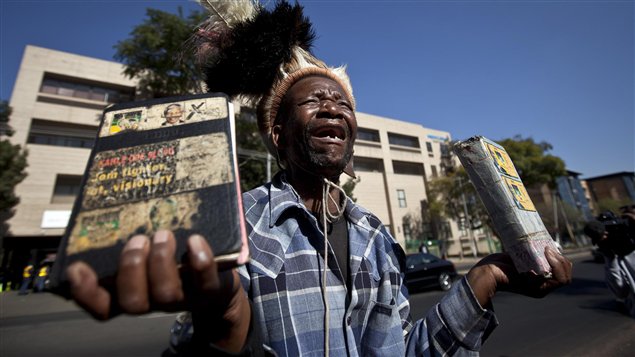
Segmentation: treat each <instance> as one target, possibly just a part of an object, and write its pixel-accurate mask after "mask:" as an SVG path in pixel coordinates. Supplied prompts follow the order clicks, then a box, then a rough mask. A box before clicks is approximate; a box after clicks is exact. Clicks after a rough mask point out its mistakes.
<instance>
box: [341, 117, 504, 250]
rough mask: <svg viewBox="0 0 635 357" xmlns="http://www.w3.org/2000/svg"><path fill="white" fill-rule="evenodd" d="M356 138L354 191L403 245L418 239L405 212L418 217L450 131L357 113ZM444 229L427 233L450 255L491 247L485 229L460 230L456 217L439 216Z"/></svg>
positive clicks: (441, 167) (441, 170)
mask: <svg viewBox="0 0 635 357" xmlns="http://www.w3.org/2000/svg"><path fill="white" fill-rule="evenodd" d="M356 115H357V125H358V133H357V141H356V142H355V155H354V161H353V162H354V168H355V172H356V174H357V175H358V176H359V178H360V182H359V183H358V184H357V185H356V187H355V190H354V196H355V197H356V198H357V199H358V201H357V202H358V203H359V204H361V205H362V206H364V207H366V208H368V209H369V210H370V211H371V212H373V213H374V214H375V215H377V217H379V219H380V220H381V221H382V222H384V224H385V225H386V226H387V227H388V229H389V230H390V231H391V233H392V234H393V236H394V237H395V238H396V239H397V241H399V243H400V244H401V245H402V246H403V247H404V248H407V249H409V250H410V249H413V248H414V249H416V246H413V245H412V244H410V243H411V242H410V241H412V243H415V244H417V245H418V244H420V241H419V240H418V239H417V238H418V237H413V236H411V234H410V227H409V225H408V219H407V218H406V217H418V218H420V217H421V213H422V210H423V209H424V206H425V201H426V200H427V192H426V189H427V187H428V182H429V180H431V179H434V178H436V177H439V176H440V175H442V174H443V173H444V171H445V170H444V165H445V164H446V162H447V160H452V158H451V153H450V149H449V143H450V140H451V137H450V133H448V132H446V131H441V130H434V129H429V128H425V127H423V126H421V125H419V124H415V123H409V122H405V121H401V120H395V119H389V118H383V117H379V116H375V115H371V114H365V113H356ZM439 223H441V227H443V229H441V230H438V231H437V232H435V233H434V234H433V235H432V236H431V238H433V239H435V240H439V239H441V240H444V241H445V242H446V243H448V246H447V247H446V248H447V253H448V254H449V255H462V254H474V253H475V251H478V252H480V253H485V252H488V253H489V252H491V250H492V248H491V247H490V246H488V240H487V235H486V233H485V231H483V230H479V231H473V232H469V231H468V230H467V229H463V230H460V229H459V228H458V226H457V224H456V223H455V222H452V221H446V222H439Z"/></svg>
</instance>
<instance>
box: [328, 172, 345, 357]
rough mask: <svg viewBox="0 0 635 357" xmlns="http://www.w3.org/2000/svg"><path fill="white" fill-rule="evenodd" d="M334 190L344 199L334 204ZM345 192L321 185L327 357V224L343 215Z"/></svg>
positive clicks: (329, 185)
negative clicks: (332, 205)
mask: <svg viewBox="0 0 635 357" xmlns="http://www.w3.org/2000/svg"><path fill="white" fill-rule="evenodd" d="M331 188H336V189H338V190H339V191H340V193H341V194H342V195H344V197H341V199H340V202H336V201H335V199H333V196H331V194H330V189H331ZM346 197H347V196H346V192H344V190H342V188H341V187H339V186H338V185H336V184H334V183H333V182H331V181H329V180H327V179H326V178H325V179H324V185H322V229H323V232H324V270H323V271H322V298H323V299H324V356H325V357H328V356H329V315H330V313H329V301H328V296H327V293H326V287H327V284H326V275H327V274H326V272H327V270H328V258H329V249H328V246H329V243H328V241H329V240H328V223H332V222H335V221H336V220H338V219H339V218H340V217H342V215H343V214H344V208H345V207H346ZM329 200H330V202H333V203H334V204H335V207H336V209H337V213H336V214H332V213H331V212H330V211H329V207H328V204H329Z"/></svg>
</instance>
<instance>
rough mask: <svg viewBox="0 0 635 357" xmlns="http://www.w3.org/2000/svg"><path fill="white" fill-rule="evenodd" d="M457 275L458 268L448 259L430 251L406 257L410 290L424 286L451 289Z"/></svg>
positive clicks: (406, 281) (407, 283) (406, 280)
mask: <svg viewBox="0 0 635 357" xmlns="http://www.w3.org/2000/svg"><path fill="white" fill-rule="evenodd" d="M456 276H457V273H456V268H455V267H454V264H453V263H452V262H450V261H448V260H445V259H441V258H439V257H436V256H434V255H432V254H429V253H416V254H409V255H408V256H407V257H406V277H405V283H406V286H407V287H408V289H409V290H410V291H414V290H417V289H423V288H440V289H441V290H450V288H451V287H452V284H453V283H454V279H455V278H456Z"/></svg>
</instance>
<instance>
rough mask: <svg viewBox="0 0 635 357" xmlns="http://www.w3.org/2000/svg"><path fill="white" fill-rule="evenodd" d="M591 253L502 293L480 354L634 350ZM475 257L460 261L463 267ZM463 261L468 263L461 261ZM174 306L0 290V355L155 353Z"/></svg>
mask: <svg viewBox="0 0 635 357" xmlns="http://www.w3.org/2000/svg"><path fill="white" fill-rule="evenodd" d="M588 257H589V256H588V253H586V252H585V253H584V254H582V255H580V254H578V255H574V256H571V259H572V260H573V261H574V263H575V268H574V282H573V284H572V285H571V286H569V287H566V288H563V289H561V290H559V291H557V292H556V293H554V294H552V295H550V296H548V297H547V298H545V299H541V300H534V299H530V298H525V297H518V296H515V295H513V294H499V295H498V296H497V297H496V298H495V301H494V306H495V309H496V313H497V316H498V318H499V321H500V326H499V327H498V328H497V329H496V330H495V331H494V333H493V334H492V336H491V337H490V338H489V340H488V341H487V343H486V344H485V346H484V347H483V350H482V355H483V356H510V357H512V356H514V357H515V356H631V355H633V353H632V351H635V343H634V340H635V320H633V319H631V318H629V317H628V316H626V315H625V314H624V313H623V311H621V310H620V308H619V305H617V303H615V301H614V300H613V298H612V296H611V294H610V292H609V291H608V290H607V289H606V287H605V285H604V283H603V276H602V265H601V264H595V263H591V262H590V261H589V259H588ZM471 263H472V262H468V261H463V262H462V263H458V264H457V266H458V267H459V270H461V271H465V269H467V266H468V265H470V264H471ZM463 265H465V267H463ZM442 296H443V293H442V292H440V291H428V292H422V293H418V294H414V295H413V296H412V297H411V299H412V306H413V309H412V313H413V317H415V318H418V317H421V316H422V315H423V314H425V312H426V311H427V310H428V309H429V308H430V306H432V305H433V304H434V303H435V302H437V301H438V300H439V299H440V298H441V297H442ZM172 321H174V315H173V314H151V315H148V316H144V317H126V316H123V317H119V318H116V319H114V320H113V321H110V322H108V323H100V322H97V321H94V320H92V319H91V318H90V317H88V316H87V315H86V314H84V313H83V312H82V311H80V310H79V309H78V308H77V307H75V305H74V304H73V303H71V302H68V301H65V300H62V299H60V298H58V297H56V296H53V295H50V294H31V295H28V296H18V295H16V294H15V292H9V293H3V294H1V295H0V355H1V356H3V357H10V356H70V357H72V356H78V357H79V356H160V355H161V353H162V352H163V351H164V350H165V348H166V347H167V341H168V334H169V328H170V325H171V323H172Z"/></svg>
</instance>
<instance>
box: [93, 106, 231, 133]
mask: <svg viewBox="0 0 635 357" xmlns="http://www.w3.org/2000/svg"><path fill="white" fill-rule="evenodd" d="M227 115H228V113H227V100H226V99H225V98H200V99H190V100H184V101H181V102H175V103H162V104H156V105H152V106H148V107H145V108H139V107H135V108H130V109H121V110H113V111H110V112H106V113H105V117H104V125H103V126H102V128H101V131H100V133H99V136H100V137H106V136H111V135H116V134H120V133H125V132H131V131H144V130H151V129H160V128H166V127H171V126H177V125H182V124H189V123H195V122H200V121H205V120H214V119H222V118H226V117H227Z"/></svg>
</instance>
